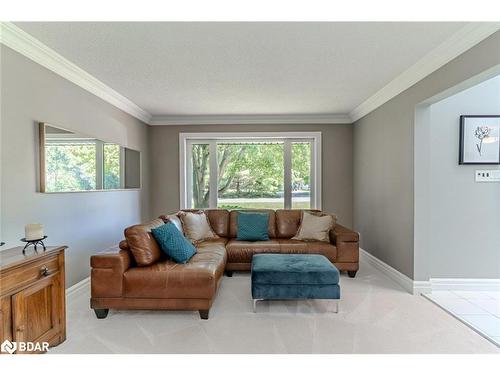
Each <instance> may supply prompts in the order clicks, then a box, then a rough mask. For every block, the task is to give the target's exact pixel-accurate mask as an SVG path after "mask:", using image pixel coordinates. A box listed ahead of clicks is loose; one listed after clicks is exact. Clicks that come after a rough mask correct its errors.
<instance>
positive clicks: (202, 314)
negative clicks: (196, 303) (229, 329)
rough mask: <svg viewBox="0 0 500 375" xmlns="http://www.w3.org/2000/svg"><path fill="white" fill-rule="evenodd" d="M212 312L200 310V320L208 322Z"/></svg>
mask: <svg viewBox="0 0 500 375" xmlns="http://www.w3.org/2000/svg"><path fill="white" fill-rule="evenodd" d="M209 311H210V310H200V311H199V313H200V318H201V319H203V320H207V319H208V313H209Z"/></svg>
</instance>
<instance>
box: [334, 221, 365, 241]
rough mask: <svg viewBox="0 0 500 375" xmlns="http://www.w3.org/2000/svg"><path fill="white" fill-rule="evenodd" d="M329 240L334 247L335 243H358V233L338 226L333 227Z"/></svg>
mask: <svg viewBox="0 0 500 375" xmlns="http://www.w3.org/2000/svg"><path fill="white" fill-rule="evenodd" d="M330 240H331V242H332V243H333V244H334V245H336V244H337V242H359V233H358V232H355V231H353V230H351V229H349V228H346V227H344V226H342V225H340V224H337V225H335V228H333V230H332V231H330Z"/></svg>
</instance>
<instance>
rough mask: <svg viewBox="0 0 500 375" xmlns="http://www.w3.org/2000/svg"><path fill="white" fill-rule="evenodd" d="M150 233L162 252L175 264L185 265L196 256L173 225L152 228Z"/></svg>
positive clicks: (188, 243) (191, 245)
mask: <svg viewBox="0 0 500 375" xmlns="http://www.w3.org/2000/svg"><path fill="white" fill-rule="evenodd" d="M151 233H153V237H154V238H155V240H156V242H158V245H160V248H161V249H162V251H163V252H165V253H166V254H167V255H168V256H170V258H172V259H173V260H174V261H175V262H177V263H186V262H187V261H188V260H189V259H191V258H192V257H193V255H194V254H196V248H195V247H194V246H193V244H192V243H191V242H189V241H188V240H187V239H186V237H184V235H183V234H182V233H181V232H179V230H178V229H177V227H176V226H175V224H173V223H166V224H164V225H161V226H159V227H157V228H153V229H151Z"/></svg>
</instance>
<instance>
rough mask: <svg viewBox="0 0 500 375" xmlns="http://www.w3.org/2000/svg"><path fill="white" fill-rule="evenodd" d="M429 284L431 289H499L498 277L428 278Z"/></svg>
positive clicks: (499, 280) (499, 281)
mask: <svg viewBox="0 0 500 375" xmlns="http://www.w3.org/2000/svg"><path fill="white" fill-rule="evenodd" d="M430 284H431V286H432V291H438V290H477V291H500V279H430Z"/></svg>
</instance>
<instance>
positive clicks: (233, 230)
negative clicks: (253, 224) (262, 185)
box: [228, 209, 276, 238]
mask: <svg viewBox="0 0 500 375" xmlns="http://www.w3.org/2000/svg"><path fill="white" fill-rule="evenodd" d="M238 211H245V210H233V211H231V212H229V235H228V237H229V238H236V237H237V235H238ZM248 211H251V212H268V213H269V237H270V238H275V237H276V224H275V222H276V215H275V211H274V210H267V209H260V210H248Z"/></svg>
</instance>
